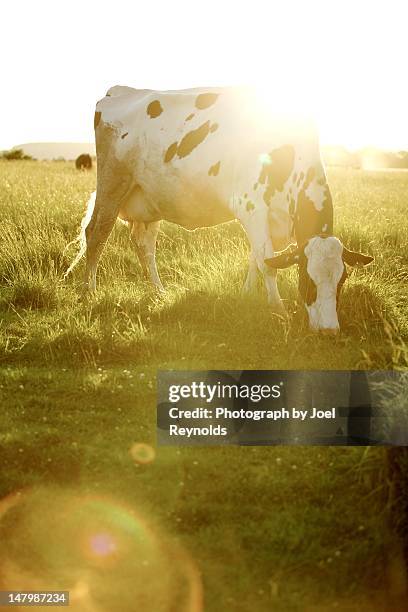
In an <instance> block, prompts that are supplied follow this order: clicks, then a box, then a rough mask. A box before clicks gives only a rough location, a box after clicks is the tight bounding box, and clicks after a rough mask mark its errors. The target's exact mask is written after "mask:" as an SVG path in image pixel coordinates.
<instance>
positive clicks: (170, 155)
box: [164, 142, 177, 163]
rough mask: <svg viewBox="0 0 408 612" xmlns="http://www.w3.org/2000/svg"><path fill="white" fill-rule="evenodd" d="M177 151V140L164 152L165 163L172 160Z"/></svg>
mask: <svg viewBox="0 0 408 612" xmlns="http://www.w3.org/2000/svg"><path fill="white" fill-rule="evenodd" d="M176 153H177V142H173V143H172V144H171V145H170V146H169V148H168V149H167V151H166V153H165V154H164V161H165V163H167V162H169V161H171V160H172V159H173V157H174V156H175V154H176Z"/></svg>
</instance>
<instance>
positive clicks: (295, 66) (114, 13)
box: [0, 0, 408, 150]
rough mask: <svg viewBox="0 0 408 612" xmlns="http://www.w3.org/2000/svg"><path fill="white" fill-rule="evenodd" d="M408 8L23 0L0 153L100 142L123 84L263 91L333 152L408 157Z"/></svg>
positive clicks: (357, 3)
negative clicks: (102, 118) (304, 119)
mask: <svg viewBox="0 0 408 612" xmlns="http://www.w3.org/2000/svg"><path fill="white" fill-rule="evenodd" d="M407 23H408V2H407V1H406V0H387V1H386V2H382V1H377V0H371V1H366V0H353V1H350V0H325V1H321V0H307V1H302V0H298V1H295V0H281V1H280V2H277V1H275V0H269V1H264V0H251V1H250V2H248V1H246V2H245V1H244V2H238V0H236V1H235V2H232V1H231V0H200V1H199V2H198V1H196V0H189V1H188V0H146V1H145V2H137V0H134V1H133V2H125V1H124V0H111V1H110V2H106V1H105V0H98V1H95V0H87V1H86V2H85V1H84V0H80V1H78V0H69V1H67V0H58V1H55V0H53V1H49V0H31V1H30V0H20V1H16V2H7V3H3V6H2V9H1V20H0V52H1V58H2V62H1V78H0V100H1V105H0V109H1V112H0V149H6V148H10V147H12V146H14V145H17V144H22V143H27V142H47V141H52V142H55V141H67V142H92V141H93V138H94V136H93V114H94V109H95V103H96V101H97V100H98V99H100V98H102V97H103V96H104V94H105V92H106V90H107V89H108V88H109V87H110V86H112V85H117V84H120V85H129V86H132V87H136V88H141V89H145V88H147V89H178V88H188V87H197V86H220V85H246V84H250V85H255V86H258V87H260V88H261V90H262V91H263V92H264V95H265V96H266V97H268V96H269V98H270V99H271V100H272V99H273V98H274V96H276V95H278V96H279V97H280V99H283V100H284V101H285V104H287V106H288V107H292V106H293V107H304V108H305V109H307V111H308V112H311V113H312V114H313V115H314V117H315V119H316V121H317V123H318V125H319V129H320V136H321V141H322V143H323V144H337V145H343V146H346V147H348V148H350V149H353V148H357V147H361V146H377V147H382V148H385V149H396V150H399V149H408V120H407V109H408V79H407V55H408V53H407V47H406V28H407Z"/></svg>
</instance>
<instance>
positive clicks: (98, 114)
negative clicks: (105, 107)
mask: <svg viewBox="0 0 408 612" xmlns="http://www.w3.org/2000/svg"><path fill="white" fill-rule="evenodd" d="M101 117H102V113H101V112H99V111H96V113H95V116H94V130H96V128H97V127H98V125H99V122H100V120H101Z"/></svg>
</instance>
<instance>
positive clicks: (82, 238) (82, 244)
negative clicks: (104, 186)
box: [63, 191, 96, 279]
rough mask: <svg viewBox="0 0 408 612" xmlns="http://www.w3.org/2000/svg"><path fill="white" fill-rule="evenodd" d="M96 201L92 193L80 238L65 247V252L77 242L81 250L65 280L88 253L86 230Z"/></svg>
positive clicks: (82, 223) (66, 273)
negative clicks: (86, 252)
mask: <svg viewBox="0 0 408 612" xmlns="http://www.w3.org/2000/svg"><path fill="white" fill-rule="evenodd" d="M95 201H96V191H94V192H92V193H91V197H90V198H89V200H88V204H87V206H86V211H85V215H84V216H83V219H82V221H81V229H80V231H79V234H78V236H77V237H76V238H75V240H72V241H71V242H70V243H69V244H67V246H66V247H65V250H64V252H65V251H66V250H67V249H68V247H70V246H71V245H72V244H76V243H77V242H78V243H79V250H78V253H77V254H76V256H75V259H74V260H73V262H72V263H71V265H70V266H69V268H68V270H67V271H66V272H65V274H64V277H63V278H64V279H65V278H66V277H67V276H68V274H70V273H71V272H72V270H73V269H74V268H75V266H76V265H77V263H79V261H80V260H81V259H82V257H83V256H84V254H85V251H86V236H85V230H86V228H87V227H88V224H89V222H90V220H91V218H92V215H93V211H94V208H95Z"/></svg>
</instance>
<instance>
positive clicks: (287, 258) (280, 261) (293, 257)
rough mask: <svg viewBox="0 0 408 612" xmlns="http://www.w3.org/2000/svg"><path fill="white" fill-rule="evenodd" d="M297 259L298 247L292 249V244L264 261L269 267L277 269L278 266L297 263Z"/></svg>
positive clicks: (298, 257)
mask: <svg viewBox="0 0 408 612" xmlns="http://www.w3.org/2000/svg"><path fill="white" fill-rule="evenodd" d="M299 259H300V249H298V248H295V249H294V248H293V245H291V246H289V247H288V248H287V249H286V250H285V251H283V253H280V255H275V257H270V258H269V259H265V263H266V264H267V265H268V266H270V267H271V268H275V269H276V270H277V269H278V268H279V269H282V268H289V266H293V264H297V263H299Z"/></svg>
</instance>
